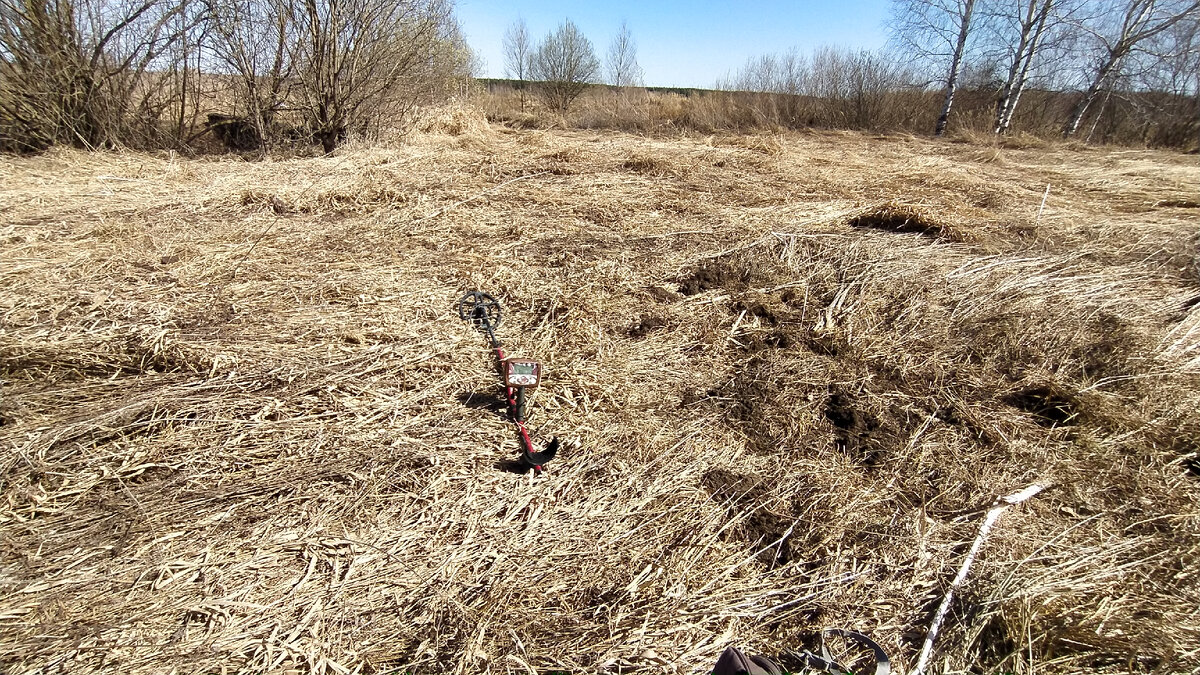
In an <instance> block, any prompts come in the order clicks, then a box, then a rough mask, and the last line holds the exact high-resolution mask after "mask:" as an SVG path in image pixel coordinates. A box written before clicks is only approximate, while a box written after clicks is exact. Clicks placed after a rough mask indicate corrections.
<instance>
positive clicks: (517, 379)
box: [504, 359, 542, 388]
mask: <svg viewBox="0 0 1200 675" xmlns="http://www.w3.org/2000/svg"><path fill="white" fill-rule="evenodd" d="M541 379H542V364H540V363H538V362H537V361H532V360H530V359H508V360H506V361H505V362H504V384H505V386H508V387H516V388H523V387H536V386H538V382H540V381H541Z"/></svg>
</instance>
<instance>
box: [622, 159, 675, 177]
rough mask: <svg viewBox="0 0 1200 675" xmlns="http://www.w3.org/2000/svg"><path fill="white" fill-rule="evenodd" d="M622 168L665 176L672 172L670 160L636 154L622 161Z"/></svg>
mask: <svg viewBox="0 0 1200 675" xmlns="http://www.w3.org/2000/svg"><path fill="white" fill-rule="evenodd" d="M621 168H622V169H625V170H627V171H633V172H635V173H644V174H649V175H652V176H663V175H666V174H668V173H670V171H671V169H672V166H671V164H670V163H669V162H666V161H663V160H662V159H659V158H656V157H650V156H646V155H636V156H634V157H630V158H629V159H627V160H625V161H624V162H622V163H621Z"/></svg>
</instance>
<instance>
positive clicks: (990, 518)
mask: <svg viewBox="0 0 1200 675" xmlns="http://www.w3.org/2000/svg"><path fill="white" fill-rule="evenodd" d="M1048 189H1049V188H1047V190H1048ZM1045 489H1046V486H1044V485H1036V484H1035V485H1030V486H1029V487H1027V488H1025V489H1024V490H1021V491H1020V492H1015V493H1013V494H1011V495H1008V496H1007V497H1001V498H1000V499H997V500H996V503H995V505H994V506H992V508H990V509H988V512H987V517H986V518H984V519H983V525H981V526H980V527H979V535H978V536H976V537H975V543H973V544H971V550H970V551H969V552H968V553H967V559H966V560H964V561H963V564H962V567H960V568H958V576H956V577H954V581H952V582H950V590H948V591H946V597H944V598H942V604H941V605H940V606H938V610H937V614H934V615H933V623H931V624H930V625H929V634H928V635H926V636H925V644H924V645H922V647H921V656H920V657H919V658H918V659H917V667H916V668H913V669H912V671H910V672H909V675H924V673H925V669H926V668H927V667H928V666H929V659H930V657H932V656H933V641H934V639H936V638H937V634H938V631H939V630H941V628H942V621H944V620H945V619H946V613H947V612H949V611H950V603H951V601H953V600H954V591H955V590H956V589H957V588H958V587H959V586H961V585H962V582H963V581H964V580H965V579H966V578H967V571H968V570H970V569H971V563H973V562H975V556H976V555H978V554H979V549H980V547H981V546H983V540H984V539H987V536H988V532H990V531H991V529H992V525H994V524H995V523H996V520H997V519H998V518H999V517H1000V514H1001V513H1004V510H1005V509H1007V508H1008V507H1010V506H1012V505H1013V504H1020V503H1021V502H1023V501H1025V500H1026V499H1029V498H1030V497H1032V496H1034V495H1036V494H1037V493H1039V492H1041V491H1042V490H1045Z"/></svg>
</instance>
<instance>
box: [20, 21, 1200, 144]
mask: <svg viewBox="0 0 1200 675" xmlns="http://www.w3.org/2000/svg"><path fill="white" fill-rule="evenodd" d="M890 32H891V40H890V43H889V46H888V48H887V49H884V50H877V51H871V50H850V49H842V48H836V47H821V48H817V49H814V50H812V51H811V52H809V53H802V52H800V51H799V50H797V49H792V50H789V51H787V52H785V53H782V54H764V55H757V56H754V57H752V58H750V59H749V60H748V61H747V62H746V64H745V65H744V66H743V67H742V68H741V69H739V70H738V71H737V72H736V73H732V74H728V75H726V76H725V77H723V78H721V79H719V80H718V81H716V83H715V84H714V86H713V88H711V89H692V88H676V87H645V86H643V82H642V79H643V78H642V69H641V67H640V65H639V64H638V60H637V42H636V40H635V39H634V35H633V31H632V30H631V29H630V27H629V26H628V25H626V24H622V25H621V26H620V29H619V31H618V32H617V34H616V36H615V37H614V38H613V39H612V41H611V43H610V44H609V45H608V48H607V50H606V51H605V52H604V54H603V55H598V54H597V52H596V49H595V47H594V46H593V44H592V42H591V41H590V40H589V39H588V38H587V37H586V36H585V35H584V34H583V33H582V31H580V29H579V28H578V27H577V26H576V25H575V24H574V23H573V22H571V21H570V20H569V19H568V20H564V21H563V22H562V23H561V24H560V25H559V26H557V27H556V28H555V29H554V30H552V31H550V32H549V33H547V34H546V35H545V36H543V37H542V38H541V39H540V40H535V39H534V38H533V37H532V36H530V34H529V31H528V29H527V28H526V26H525V24H524V22H523V21H517V22H514V23H513V24H512V25H510V26H509V29H508V31H507V32H506V34H505V37H504V61H505V62H504V71H505V75H506V77H507V79H504V80H501V79H480V78H478V77H477V76H478V74H479V72H480V71H481V70H482V68H481V66H480V63H479V60H478V58H477V57H476V56H475V54H474V52H473V51H472V50H471V48H470V47H469V45H467V44H466V42H465V40H464V39H463V37H462V34H461V31H460V30H459V27H458V24H457V21H456V20H455V17H454V13H453V5H452V3H451V2H450V0H300V1H299V2H289V1H287V0H0V150H2V151H7V152H35V151H40V150H42V149H45V148H47V147H50V146H52V145H56V144H65V145H74V146H78V147H84V148H102V147H118V146H122V147H133V148H174V149H179V150H184V151H203V150H224V149H233V150H238V151H262V150H265V149H271V148H302V147H319V148H320V149H321V151H323V152H330V151H332V150H333V149H335V148H336V147H337V146H338V145H340V144H341V143H343V142H344V141H345V140H347V139H348V138H352V137H366V138H372V137H378V136H380V135H382V134H385V133H388V132H391V131H395V130H403V129H404V128H405V126H406V125H407V124H408V123H409V122H410V121H411V120H412V117H413V116H412V113H413V111H415V110H417V109H418V108H419V107H421V106H424V105H436V104H438V103H441V102H445V101H447V100H449V99H451V98H459V99H461V98H473V99H474V100H475V101H476V102H477V103H478V105H479V106H480V107H482V108H483V109H484V110H485V112H486V113H487V115H488V117H489V118H490V119H492V120H495V121H502V122H506V123H510V124H515V125H518V126H564V125H565V126H578V127H589V128H601V127H609V128H622V129H628V130H635V131H641V132H648V133H653V132H662V131H671V130H680V129H683V130H688V129H690V130H698V131H703V132H713V131H718V130H733V131H749V130H755V129H768V130H780V129H799V128H809V127H815V128H834V129H859V130H870V131H903V132H909V133H923V134H930V133H932V134H934V135H942V134H945V133H947V132H948V131H949V132H953V133H967V134H976V135H978V134H993V135H997V136H1008V135H1012V134H1014V133H1016V134H1021V135H1025V136H1039V137H1045V138H1052V137H1067V138H1076V139H1079V140H1082V141H1086V142H1097V143H1120V144H1134V145H1147V146H1156V147H1168V148H1177V149H1181V150H1193V151H1195V150H1196V149H1198V148H1200V0H893V4H892V15H891V19H890Z"/></svg>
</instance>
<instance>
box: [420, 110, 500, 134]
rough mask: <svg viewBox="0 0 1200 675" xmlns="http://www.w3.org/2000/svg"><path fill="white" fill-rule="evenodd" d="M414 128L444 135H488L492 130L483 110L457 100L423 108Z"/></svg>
mask: <svg viewBox="0 0 1200 675" xmlns="http://www.w3.org/2000/svg"><path fill="white" fill-rule="evenodd" d="M413 128H414V129H416V130H417V131H419V132H421V133H425V134H440V135H443V136H486V135H488V134H489V133H490V132H491V128H490V127H489V126H488V122H487V117H486V116H485V115H484V114H483V111H482V110H480V109H479V108H476V107H475V106H473V105H469V104H466V103H461V102H457V101H455V102H452V103H448V104H446V105H443V106H438V107H436V108H427V109H424V110H422V111H421V112H420V113H419V114H418V115H417V118H416V120H414V123H413Z"/></svg>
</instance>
